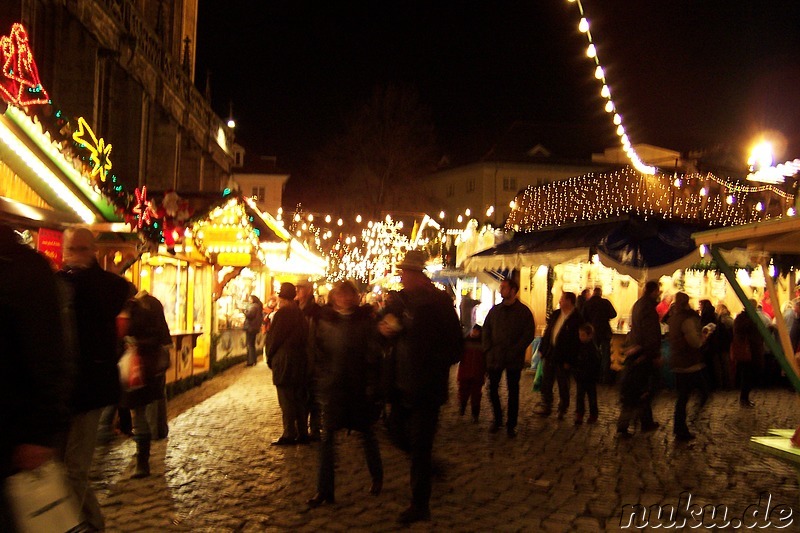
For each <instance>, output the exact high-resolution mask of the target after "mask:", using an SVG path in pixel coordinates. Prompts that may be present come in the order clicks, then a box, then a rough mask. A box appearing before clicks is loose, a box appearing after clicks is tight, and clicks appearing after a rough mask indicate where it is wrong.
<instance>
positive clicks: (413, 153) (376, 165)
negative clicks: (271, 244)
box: [314, 86, 438, 216]
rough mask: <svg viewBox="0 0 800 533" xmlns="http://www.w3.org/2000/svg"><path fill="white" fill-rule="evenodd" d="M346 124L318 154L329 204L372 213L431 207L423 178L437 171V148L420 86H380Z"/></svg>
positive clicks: (317, 169)
mask: <svg viewBox="0 0 800 533" xmlns="http://www.w3.org/2000/svg"><path fill="white" fill-rule="evenodd" d="M344 126H345V128H344V132H343V133H342V135H341V136H339V137H337V138H335V139H334V140H333V141H332V142H331V143H330V144H329V145H328V146H326V147H325V148H324V149H323V150H322V151H321V153H320V154H318V155H317V156H316V165H315V170H314V174H315V178H316V180H317V181H318V182H319V183H321V184H323V185H322V187H323V188H324V189H326V190H327V192H328V194H327V195H326V196H327V201H328V204H329V208H334V209H338V210H340V212H343V213H348V212H350V213H353V212H360V213H363V214H365V215H368V216H377V215H379V214H380V213H381V212H382V211H396V210H405V211H410V210H413V211H420V210H423V209H425V208H427V205H425V199H424V198H422V189H421V187H420V178H422V177H423V176H425V175H427V174H429V173H431V172H433V171H434V170H435V168H436V162H437V160H438V151H437V148H436V140H435V134H434V128H433V123H432V120H431V118H430V112H429V111H428V109H426V108H425V107H424V106H422V105H421V104H420V101H419V97H418V95H417V93H416V91H415V90H413V89H408V88H398V87H395V86H389V87H381V88H377V89H375V91H374V93H373V95H372V97H371V99H370V100H369V101H368V102H366V103H365V104H363V105H361V106H360V107H359V108H358V109H356V110H355V111H354V112H353V113H352V114H351V115H350V116H348V117H347V118H346V120H345V124H344Z"/></svg>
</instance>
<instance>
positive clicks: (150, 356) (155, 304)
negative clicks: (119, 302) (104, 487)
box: [120, 291, 172, 478]
mask: <svg viewBox="0 0 800 533" xmlns="http://www.w3.org/2000/svg"><path fill="white" fill-rule="evenodd" d="M126 310H127V311H128V314H129V316H130V319H129V321H128V324H127V331H126V332H125V335H126V336H125V340H126V343H127V344H128V348H127V350H128V352H129V355H130V362H129V367H128V371H127V372H121V373H120V379H121V380H122V389H123V392H122V401H121V402H120V404H121V405H122V406H123V407H127V408H129V409H132V410H133V412H134V420H133V440H134V442H136V469H135V471H134V473H133V475H132V476H131V477H132V478H142V477H147V476H149V475H150V442H151V440H152V437H153V432H154V430H155V429H156V428H151V427H150V424H149V422H148V419H147V406H148V405H149V404H151V403H152V402H156V401H159V400H163V399H164V384H165V381H166V372H167V369H168V368H169V352H168V350H167V346H168V345H171V344H172V337H171V336H170V332H169V326H168V325H167V321H166V318H165V317H164V307H163V306H162V305H161V302H160V301H159V300H158V298H156V297H154V296H152V295H150V294H148V293H147V291H141V292H139V293H138V294H137V295H136V296H135V297H134V298H132V299H131V300H129V301H128V304H127V306H126ZM137 359H138V361H137Z"/></svg>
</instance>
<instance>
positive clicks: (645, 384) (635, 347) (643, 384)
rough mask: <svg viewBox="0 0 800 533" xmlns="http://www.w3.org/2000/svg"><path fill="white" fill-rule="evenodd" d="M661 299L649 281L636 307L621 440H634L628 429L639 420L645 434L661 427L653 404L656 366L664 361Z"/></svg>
mask: <svg viewBox="0 0 800 533" xmlns="http://www.w3.org/2000/svg"><path fill="white" fill-rule="evenodd" d="M660 299H661V288H660V287H659V285H658V282H657V281H648V282H647V283H645V286H644V294H643V295H642V297H641V298H639V299H638V300H636V303H635V304H633V310H632V311H631V331H630V333H628V340H627V343H626V344H627V348H626V358H625V368H623V370H622V377H621V379H620V400H621V403H622V408H621V409H620V413H619V420H618V421H617V434H618V435H619V436H620V437H630V433H628V425H629V424H630V422H631V421H632V420H633V419H634V418H638V419H639V421H640V427H641V430H642V431H643V432H648V431H653V430H655V429H656V428H658V426H659V424H658V422H655V421H653V409H652V402H653V392H654V389H655V387H654V386H653V380H654V379H655V377H654V373H655V368H656V366H655V365H657V364H658V363H659V362H660V361H661V321H660V319H659V317H658V311H657V310H656V306H658V302H659V301H660Z"/></svg>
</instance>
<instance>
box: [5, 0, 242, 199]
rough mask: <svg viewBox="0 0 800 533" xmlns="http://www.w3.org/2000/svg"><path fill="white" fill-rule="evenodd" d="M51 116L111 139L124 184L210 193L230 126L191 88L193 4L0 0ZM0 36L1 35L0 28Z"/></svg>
mask: <svg viewBox="0 0 800 533" xmlns="http://www.w3.org/2000/svg"><path fill="white" fill-rule="evenodd" d="M3 4H4V9H3V10H2V14H1V15H0V22H1V23H2V24H3V25H4V26H9V27H10V25H11V23H12V22H22V23H23V24H24V25H25V27H26V28H28V33H29V39H30V42H31V45H32V48H33V49H34V50H37V63H38V68H39V75H40V77H41V79H42V83H43V85H44V86H45V87H47V88H48V90H49V91H50V93H51V94H57V95H58V105H59V106H60V109H59V110H58V112H61V113H64V114H65V115H66V116H70V117H79V116H80V117H84V118H85V120H86V121H87V123H89V125H90V126H91V127H92V129H93V130H94V131H95V132H97V133H98V135H99V136H102V137H104V138H105V139H107V140H108V142H110V143H113V159H114V168H113V172H114V174H115V175H116V176H117V177H118V178H119V179H120V181H121V183H122V184H123V185H124V186H126V188H128V189H130V190H132V189H133V188H135V187H140V186H142V185H147V187H148V188H149V189H151V190H162V191H163V190H169V189H173V190H193V191H197V190H199V191H213V190H220V189H221V188H222V186H223V185H224V184H225V183H227V181H228V179H229V177H230V169H231V165H232V162H233V155H232V145H233V132H232V130H231V129H230V128H228V127H227V125H225V123H224V122H223V120H222V119H221V118H220V117H218V116H217V115H216V114H215V113H214V112H213V111H212V109H211V107H210V105H209V103H208V100H207V98H206V97H205V96H204V95H203V94H201V93H200V91H198V90H197V89H196V88H195V85H194V82H193V77H194V64H195V47H194V43H195V40H196V31H197V0H172V1H163V0H3ZM0 33H2V32H0Z"/></svg>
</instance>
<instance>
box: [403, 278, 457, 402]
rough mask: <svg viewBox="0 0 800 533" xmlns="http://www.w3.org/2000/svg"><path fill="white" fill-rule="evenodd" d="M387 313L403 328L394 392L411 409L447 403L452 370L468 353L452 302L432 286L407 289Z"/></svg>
mask: <svg viewBox="0 0 800 533" xmlns="http://www.w3.org/2000/svg"><path fill="white" fill-rule="evenodd" d="M389 312H390V313H392V314H394V315H395V316H398V317H399V320H400V322H401V324H402V330H401V331H400V333H399V334H398V335H397V337H396V338H395V339H394V343H393V346H394V350H393V351H392V357H393V361H392V362H391V364H392V365H393V369H392V370H393V371H392V372H391V375H392V381H393V383H392V389H393V390H392V391H390V393H391V394H392V395H393V398H394V399H395V400H396V401H399V402H401V403H403V404H404V405H406V406H409V407H415V406H424V407H438V406H440V405H442V404H444V403H445V402H446V401H447V388H448V383H449V381H448V380H449V375H450V366H452V365H454V364H456V363H458V361H459V359H460V358H461V353H462V351H463V349H464V338H463V337H462V335H461V324H460V323H459V321H458V315H457V314H456V310H455V307H454V306H453V301H452V300H451V299H450V297H449V296H447V294H445V293H444V292H443V291H440V290H438V289H436V288H435V287H434V286H433V285H432V284H431V285H430V286H428V287H423V288H420V289H415V290H413V291H412V290H408V289H403V290H402V291H400V293H399V298H398V302H397V303H395V304H393V305H392V306H391V308H390V310H389Z"/></svg>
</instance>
